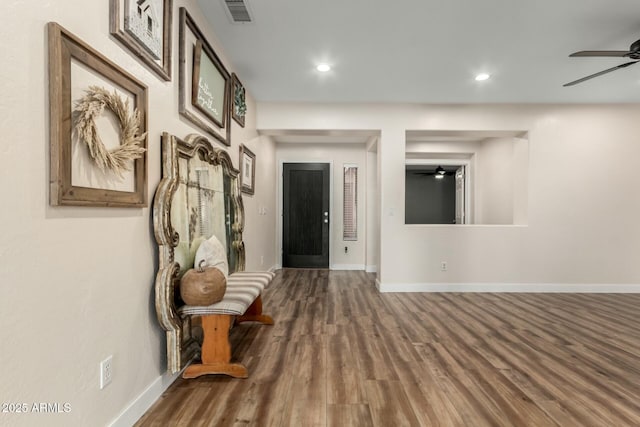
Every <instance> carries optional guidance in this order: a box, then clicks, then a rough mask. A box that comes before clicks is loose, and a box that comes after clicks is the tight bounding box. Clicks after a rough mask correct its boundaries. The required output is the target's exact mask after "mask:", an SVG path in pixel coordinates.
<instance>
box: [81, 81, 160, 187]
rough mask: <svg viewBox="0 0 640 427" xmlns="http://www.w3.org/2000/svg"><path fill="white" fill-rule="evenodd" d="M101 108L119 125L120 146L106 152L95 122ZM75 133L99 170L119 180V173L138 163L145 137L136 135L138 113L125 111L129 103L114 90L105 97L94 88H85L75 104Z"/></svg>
mask: <svg viewBox="0 0 640 427" xmlns="http://www.w3.org/2000/svg"><path fill="white" fill-rule="evenodd" d="M105 107H106V108H107V109H108V110H109V111H111V112H112V113H113V114H115V115H116V117H117V118H118V122H119V123H120V146H118V147H117V148H114V149H112V150H107V148H106V147H105V146H104V144H103V142H102V139H101V138H100V135H99V134H98V130H97V128H96V123H95V119H96V117H98V116H100V115H101V114H102V112H103V111H104V109H105ZM74 115H75V120H76V125H75V131H76V133H77V135H78V137H79V138H80V140H81V141H83V142H84V143H85V144H87V147H88V148H89V154H91V158H92V159H93V160H94V161H95V162H96V164H97V165H98V167H99V168H100V170H102V171H105V170H107V169H109V170H111V171H113V172H115V173H116V174H118V175H119V176H120V177H122V174H123V172H125V171H129V170H131V169H132V164H133V162H132V160H135V159H139V158H141V157H142V155H143V153H144V152H145V151H146V149H145V148H142V147H141V146H140V143H141V142H142V141H144V139H145V137H146V135H147V133H146V132H145V133H143V134H142V135H137V132H138V127H139V126H140V111H138V109H137V108H136V109H135V110H134V111H133V112H132V113H130V111H129V100H128V99H127V100H126V101H125V100H123V99H122V98H121V97H120V96H119V95H118V94H117V93H116V91H115V90H114V91H113V93H109V92H108V91H107V90H106V89H104V88H101V87H98V86H89V89H88V90H87V91H86V94H85V96H84V97H82V98H81V99H80V100H79V101H77V103H76V109H75V110H74Z"/></svg>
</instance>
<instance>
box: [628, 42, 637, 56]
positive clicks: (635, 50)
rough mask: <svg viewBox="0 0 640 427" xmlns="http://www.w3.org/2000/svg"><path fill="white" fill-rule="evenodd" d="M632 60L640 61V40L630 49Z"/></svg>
mask: <svg viewBox="0 0 640 427" xmlns="http://www.w3.org/2000/svg"><path fill="white" fill-rule="evenodd" d="M627 56H628V57H629V58H631V59H640V40H638V41H636V42H634V43H633V44H632V45H631V47H630V48H629V55H627Z"/></svg>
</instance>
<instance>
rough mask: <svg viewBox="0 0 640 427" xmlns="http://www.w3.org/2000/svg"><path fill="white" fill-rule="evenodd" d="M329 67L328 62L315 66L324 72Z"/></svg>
mask: <svg viewBox="0 0 640 427" xmlns="http://www.w3.org/2000/svg"><path fill="white" fill-rule="evenodd" d="M330 69H331V66H330V65H329V64H318V66H317V67H316V70H318V71H320V72H321V73H326V72H327V71H329V70H330Z"/></svg>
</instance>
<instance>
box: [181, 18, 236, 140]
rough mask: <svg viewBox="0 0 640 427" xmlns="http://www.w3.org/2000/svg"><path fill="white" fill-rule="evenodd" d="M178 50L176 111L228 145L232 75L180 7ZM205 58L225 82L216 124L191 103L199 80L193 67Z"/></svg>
mask: <svg viewBox="0 0 640 427" xmlns="http://www.w3.org/2000/svg"><path fill="white" fill-rule="evenodd" d="M179 51H180V53H179V56H180V64H179V68H178V79H179V86H178V89H179V94H178V98H179V101H178V102H179V104H178V110H179V112H180V115H181V116H182V117H184V118H185V119H186V120H188V121H189V122H191V123H192V124H194V125H196V126H197V127H199V128H200V129H202V130H203V131H205V132H206V133H207V134H208V135H211V136H212V137H213V138H214V139H215V140H216V141H218V142H220V143H221V144H224V145H226V146H230V145H231V126H230V125H229V120H230V113H229V111H230V98H231V95H230V91H231V90H230V86H231V84H230V81H231V76H230V74H229V72H228V71H227V69H226V68H225V67H224V65H223V64H222V61H220V58H218V55H216V53H215V52H214V50H213V48H212V47H211V45H210V44H209V42H208V41H207V39H206V38H205V37H204V34H203V33H202V31H200V28H198V26H197V25H196V23H195V21H194V20H193V18H192V17H191V15H189V13H188V12H187V10H186V8H184V7H181V8H180V26H179ZM204 55H206V58H207V59H206V60H207V61H210V62H211V64H213V66H214V67H213V68H214V69H215V70H216V71H217V72H218V73H219V74H220V76H221V77H222V79H224V82H225V84H224V94H223V95H224V97H223V100H222V103H221V104H220V103H219V102H218V106H220V105H222V108H223V112H222V115H221V120H218V121H216V120H213V118H212V117H211V116H210V115H208V114H206V113H205V112H203V110H202V109H201V108H197V107H196V106H195V103H194V92H195V90H194V89H197V87H198V79H197V78H194V77H195V73H194V71H196V67H195V65H201V64H202V57H203V56H204ZM196 58H200V59H199V61H200V62H199V63H198V64H197V63H196ZM197 93H198V92H196V93H195V96H196V103H197ZM218 96H219V94H218ZM218 119H220V116H218ZM225 130H226V132H225ZM223 132H224V133H223Z"/></svg>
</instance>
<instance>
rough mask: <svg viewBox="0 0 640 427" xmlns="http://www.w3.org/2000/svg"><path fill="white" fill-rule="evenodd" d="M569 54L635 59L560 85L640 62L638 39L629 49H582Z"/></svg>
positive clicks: (568, 84)
mask: <svg viewBox="0 0 640 427" xmlns="http://www.w3.org/2000/svg"><path fill="white" fill-rule="evenodd" d="M569 56H570V57H593V56H597V57H604V56H608V57H617V58H631V59H635V61H631V62H625V63H624V64H620V65H616V66H615V67H611V68H608V69H606V70H604V71H600V72H599V73H595V74H591V75H590V76H587V77H583V78H581V79H578V80H574V81H572V82H569V83H566V84H564V85H562V86H563V87H567V86H573V85H577V84H578V83H582V82H584V81H587V80H590V79H592V78H594V77H599V76H601V75H603V74H607V73H610V72H612V71H616V70H619V69H621V68H627V67H628V66H630V65H633V64H637V63H638V62H640V40H638V41H636V42H634V43H633V44H632V45H631V47H630V48H629V50H582V51H580V52H575V53H572V54H571V55H569Z"/></svg>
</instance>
